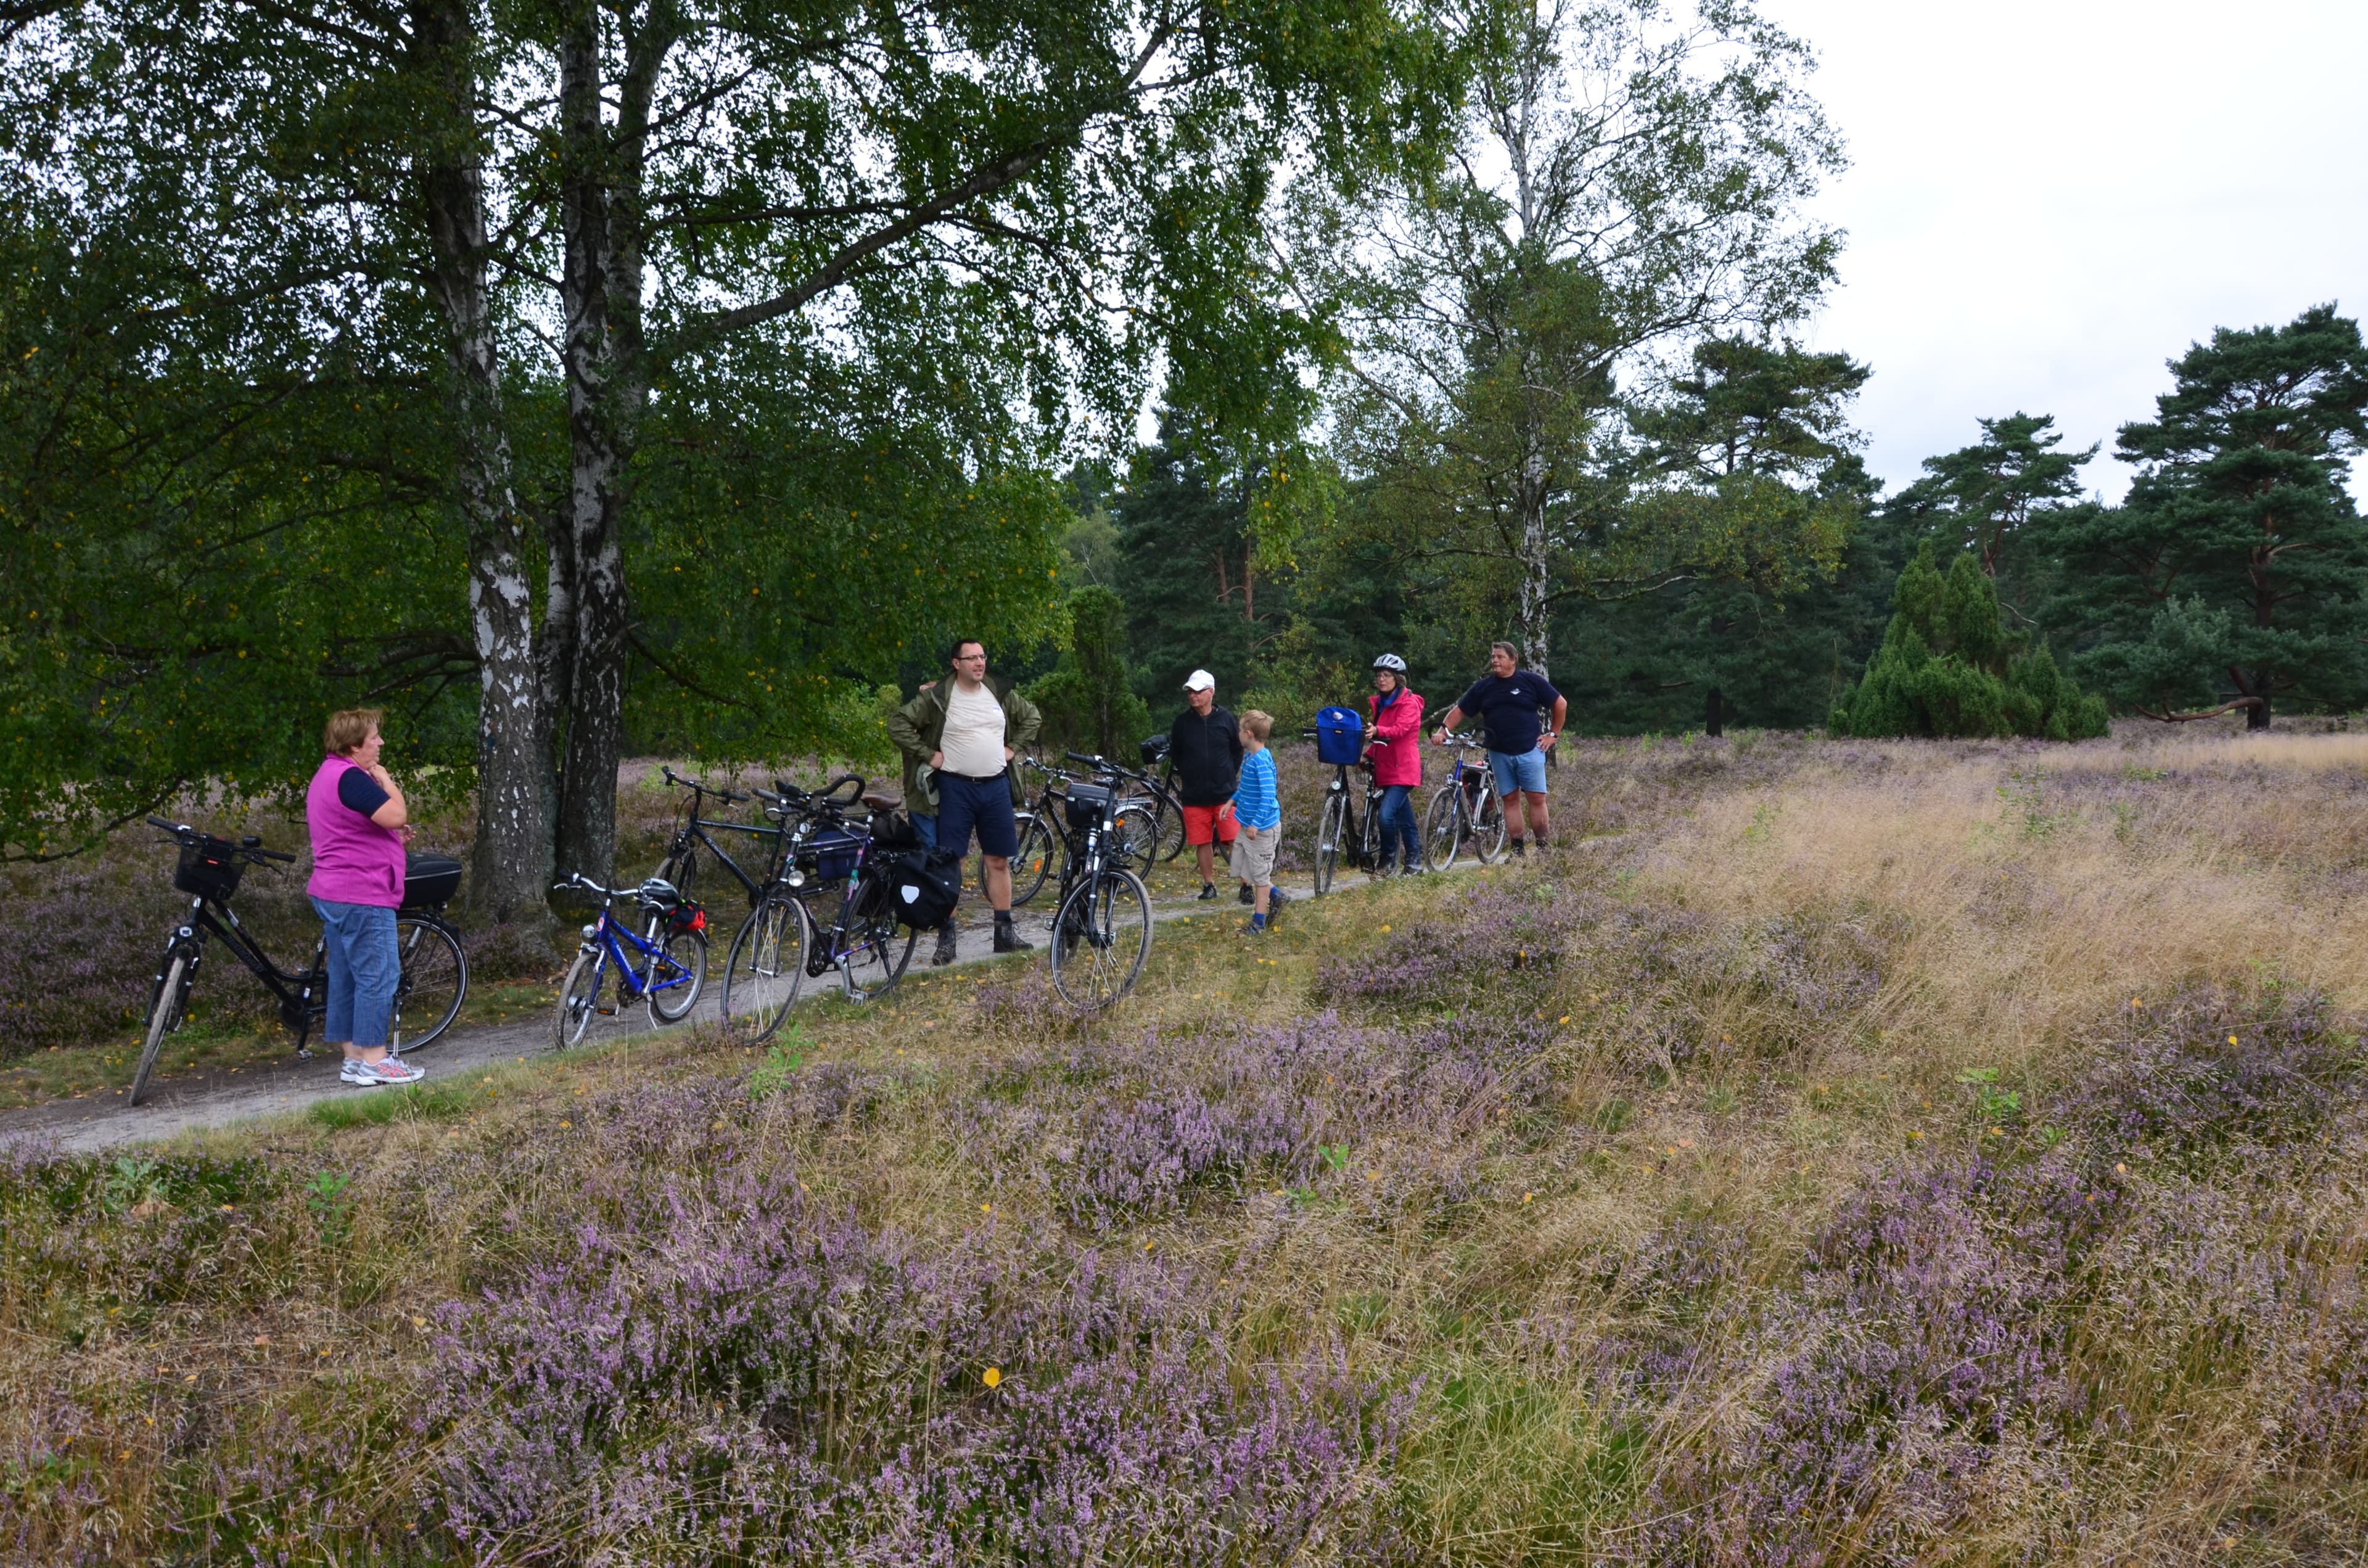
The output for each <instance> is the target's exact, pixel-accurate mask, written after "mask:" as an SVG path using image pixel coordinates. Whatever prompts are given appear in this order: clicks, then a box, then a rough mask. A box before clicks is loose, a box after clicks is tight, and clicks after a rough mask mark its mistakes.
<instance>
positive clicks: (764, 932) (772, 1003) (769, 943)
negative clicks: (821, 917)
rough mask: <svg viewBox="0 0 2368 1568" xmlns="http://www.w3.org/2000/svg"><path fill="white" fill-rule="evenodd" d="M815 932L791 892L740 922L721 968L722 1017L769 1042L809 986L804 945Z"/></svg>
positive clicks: (770, 899) (770, 895)
mask: <svg viewBox="0 0 2368 1568" xmlns="http://www.w3.org/2000/svg"><path fill="white" fill-rule="evenodd" d="M812 937H813V932H812V929H811V927H810V926H809V923H808V920H807V916H806V906H805V905H804V904H803V903H799V902H798V901H797V900H796V899H794V898H792V897H791V896H790V895H789V894H787V893H783V892H774V893H768V894H767V895H766V897H765V900H764V902H763V903H759V904H758V905H757V908H756V910H755V912H754V913H752V914H751V915H749V916H748V918H747V919H746V920H743V921H742V922H741V923H740V929H739V931H738V932H737V933H735V934H734V937H733V938H732V952H731V955H730V956H729V957H728V958H727V959H726V960H724V964H723V1016H724V1017H727V1018H731V1019H734V1020H735V1021H737V1022H742V1023H745V1024H746V1025H747V1027H748V1028H752V1029H754V1030H755V1031H756V1038H757V1040H768V1039H770V1038H771V1036H772V1033H773V1031H774V1030H775V1029H777V1028H780V1027H781V1020H782V1019H783V1018H785V1017H789V1012H790V1008H791V1006H794V1005H795V1004H796V1002H797V999H798V987H799V986H801V985H803V983H805V975H806V946H807V943H808V942H809V941H811V940H812Z"/></svg>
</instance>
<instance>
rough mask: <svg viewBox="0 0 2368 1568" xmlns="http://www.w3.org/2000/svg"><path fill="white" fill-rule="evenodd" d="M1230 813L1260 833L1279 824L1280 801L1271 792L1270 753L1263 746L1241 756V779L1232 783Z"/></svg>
mask: <svg viewBox="0 0 2368 1568" xmlns="http://www.w3.org/2000/svg"><path fill="white" fill-rule="evenodd" d="M1234 815H1235V816H1236V817H1238V818H1239V819H1240V820H1242V821H1243V822H1246V823H1247V824H1249V825H1250V826H1252V827H1254V828H1257V829H1258V831H1259V832H1261V833H1263V832H1265V831H1267V830H1268V829H1269V828H1277V827H1281V825H1282V802H1281V801H1279V800H1277V799H1276V798H1275V793H1274V753H1272V752H1270V751H1269V750H1268V749H1267V748H1266V747H1264V746H1260V747H1258V750H1256V751H1253V752H1247V753H1245V754H1244V755H1243V756H1242V778H1241V782H1240V783H1238V784H1236V785H1235V786H1234Z"/></svg>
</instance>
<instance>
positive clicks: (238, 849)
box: [127, 817, 469, 1105]
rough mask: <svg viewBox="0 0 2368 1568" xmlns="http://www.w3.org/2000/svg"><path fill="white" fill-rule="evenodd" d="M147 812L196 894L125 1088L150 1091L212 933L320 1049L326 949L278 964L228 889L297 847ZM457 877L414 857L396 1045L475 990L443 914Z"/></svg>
mask: <svg viewBox="0 0 2368 1568" xmlns="http://www.w3.org/2000/svg"><path fill="white" fill-rule="evenodd" d="M148 822H149V824H150V825H151V826H153V827H156V828H158V829H161V830H162V831H163V832H164V833H165V835H167V836H168V837H170V838H171V839H172V840H173V841H174V842H175V843H176V844H177V845H178V846H180V851H181V853H180V859H179V862H178V864H177V865H176V866H175V868H174V870H173V886H174V887H175V889H176V890H177V891H179V892H185V893H187V894H188V895H189V913H188V916H187V918H185V919H184V920H183V921H182V922H181V924H180V925H179V926H176V927H175V928H174V930H173V934H172V935H171V936H170V937H167V938H165V956H164V960H163V961H162V962H160V963H159V964H158V965H157V966H156V979H155V984H154V989H153V990H151V991H150V993H149V996H148V1024H147V1028H146V1032H145V1033H144V1034H143V1035H142V1038H141V1041H140V1064H139V1065H138V1066H137V1067H135V1068H134V1069H133V1070H132V1074H131V1093H130V1095H129V1096H127V1097H128V1099H129V1101H130V1103H131V1104H132V1105H138V1104H139V1103H140V1102H141V1100H142V1099H143V1098H145V1097H146V1096H147V1093H148V1081H149V1079H150V1077H151V1076H152V1075H153V1074H154V1072H155V1070H156V1058H157V1056H158V1055H159V1054H160V1053H161V1052H162V1051H163V1050H164V1047H165V1036H166V1035H169V1034H172V1033H174V1032H175V1031H176V1030H177V1029H178V1028H180V1027H181V1024H182V1021H183V1019H184V1018H186V1017H188V1005H189V989H190V987H191V986H192V985H194V984H195V983H197V978H198V970H199V967H200V966H201V965H203V963H204V961H205V956H206V938H207V937H209V936H211V937H214V938H215V939H216V940H218V941H220V942H221V943H222V946H223V947H224V948H226V949H229V950H230V953H231V956H233V958H235V959H237V960H238V961H239V962H241V963H243V964H245V966H246V967H247V969H248V971H250V972H252V973H253V974H254V976H255V978H256V979H257V980H259V981H261V982H262V983H263V987H264V989H265V990H267V991H268V992H270V993H271V994H272V995H273V996H274V997H276V998H277V999H278V1000H279V1020H280V1022H282V1023H284V1024H286V1025H287V1026H288V1028H290V1029H292V1030H294V1031H295V1035H296V1054H297V1056H298V1058H299V1059H300V1060H306V1061H309V1060H310V1059H311V1058H312V1055H313V1052H312V1051H311V1050H310V1049H309V1047H308V1045H307V1042H308V1041H309V1040H310V1039H311V1038H312V1032H313V1021H314V1020H315V1019H317V1018H320V1017H323V1016H324V1014H326V1012H327V1011H328V1006H329V1002H328V994H329V975H328V969H327V966H326V964H325V962H324V959H325V956H326V954H325V949H324V948H323V947H322V945H321V944H319V943H317V942H316V943H315V944H314V945H313V962H312V965H311V967H310V968H307V969H303V970H292V971H291V970H285V969H281V968H280V967H279V965H278V964H277V963H275V962H273V961H272V960H271V957H270V955H269V954H268V953H266V952H265V951H264V950H263V946H262V944H261V943H260V942H259V941H257V940H256V937H255V934H254V933H253V932H251V931H249V930H248V929H247V928H246V927H245V926H244V925H242V924H240V922H239V918H238V915H236V914H235V913H233V911H232V909H231V907H230V900H231V896H232V895H233V893H235V892H238V885H239V882H240V880H241V879H243V878H244V877H245V875H246V869H247V868H248V867H250V866H265V867H269V866H275V865H293V864H294V863H295V860H296V857H295V856H293V855H288V854H283V853H281V852H280V851H279V850H276V849H266V848H265V847H263V840H261V839H260V838H257V837H256V836H254V835H248V836H246V837H245V838H242V839H240V840H238V841H237V842H236V843H233V842H232V841H231V840H229V839H227V838H216V837H214V836H213V835H211V834H204V833H199V831H198V830H197V829H196V828H194V827H191V826H189V825H188V824H186V823H172V822H166V821H165V819H164V818H162V817H150V818H149V819H148ZM460 886H461V863H460V862H459V861H457V860H449V859H446V858H442V857H440V856H435V857H431V856H415V857H413V858H411V861H410V870H409V874H408V875H407V876H406V878H405V881H404V899H403V907H402V908H401V909H399V910H398V911H396V913H395V917H394V937H395V947H396V950H397V952H398V953H399V954H400V955H401V958H402V960H403V969H402V973H401V975H400V976H399V977H398V979H397V980H396V982H395V989H394V1011H393V1017H392V1018H391V1019H390V1032H389V1034H388V1036H387V1044H388V1049H390V1050H391V1051H393V1052H394V1053H395V1054H397V1055H405V1054H408V1053H409V1052H411V1051H417V1050H419V1049H420V1048H421V1047H423V1046H426V1045H428V1044H431V1043H433V1042H434V1041H435V1040H437V1039H438V1037H439V1036H441V1035H442V1034H443V1033H444V1031H445V1030H446V1029H448V1028H451V1027H452V1020H453V1019H454V1018H455V1017H458V1016H459V1015H460V1011H461V1001H462V999H463V998H465V997H466V996H467V995H468V994H469V956H468V953H467V952H466V951H465V950H464V949H462V948H461V934H460V933H459V932H458V931H455V930H454V929H453V928H452V927H451V926H449V925H447V924H446V923H445V921H444V917H443V911H444V906H445V905H446V904H448V903H450V902H451V900H452V895H453V894H454V893H455V892H459V891H460ZM406 1036H407V1037H408V1038H406Z"/></svg>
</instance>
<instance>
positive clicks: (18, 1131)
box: [0, 862, 1471, 1152]
mask: <svg viewBox="0 0 2368 1568" xmlns="http://www.w3.org/2000/svg"><path fill="white" fill-rule="evenodd" d="M1470 865H1471V863H1470V862H1460V863H1459V864H1458V866H1457V868H1456V869H1459V870H1461V869H1470ZM1364 881H1365V878H1364V877H1363V876H1362V875H1360V874H1359V873H1355V872H1349V873H1344V874H1343V875H1342V877H1341V879H1340V882H1341V886H1340V887H1339V888H1338V892H1354V891H1355V889H1356V888H1358V887H1360V886H1361V885H1363V883H1364ZM1281 886H1282V887H1283V889H1284V890H1285V891H1286V892H1288V893H1290V894H1292V896H1294V897H1298V898H1303V899H1304V898H1306V897H1307V896H1309V885H1308V883H1307V881H1306V880H1305V879H1304V878H1299V879H1286V880H1284V881H1282V882H1281ZM1195 913H1213V914H1219V915H1224V914H1235V913H1238V909H1237V906H1236V905H1235V903H1233V901H1232V900H1231V899H1230V898H1228V899H1227V900H1225V901H1224V903H1201V902H1200V901H1199V900H1197V899H1193V898H1169V899H1162V900H1159V901H1157V902H1156V903H1154V904H1153V906H1152V916H1153V918H1154V919H1155V920H1161V921H1166V920H1173V919H1175V918H1176V917H1177V916H1178V915H1191V914H1195ZM1052 924H1053V921H1052V912H1051V911H1050V910H1049V909H1045V910H1037V909H1023V910H1021V911H1019V918H1018V925H1019V930H1020V934H1021V935H1022V936H1024V937H1027V938H1028V939H1029V940H1030V941H1032V942H1034V943H1035V944H1036V948H1037V950H1036V952H1035V953H1034V954H1033V955H1031V959H1030V961H1036V962H1041V961H1042V959H1043V949H1044V947H1045V945H1046V942H1047V940H1048V939H1049V937H1050V934H1051V931H1052ZM990 929H991V927H990V926H989V923H988V916H987V915H986V912H985V910H984V909H980V910H978V911H977V913H976V916H975V919H974V920H973V919H965V920H964V922H963V924H962V956H961V957H960V958H959V959H957V960H955V963H956V965H957V966H965V965H971V964H979V963H985V962H988V961H990V960H991V959H992V958H993V953H992V947H991V943H992V939H991V937H990ZM726 940H727V941H728V937H727V938H726ZM931 940H932V938H930V937H928V936H927V935H924V936H923V937H922V938H921V944H920V946H918V947H916V949H914V953H913V962H914V964H915V965H916V966H925V965H927V963H928V949H929V944H930V942H931ZM710 962H711V964H712V965H714V966H716V967H715V968H712V969H711V971H710V972H709V983H708V987H707V991H706V994H704V995H703V996H701V998H700V1003H699V1006H698V1008H697V1009H696V1010H695V1013H694V1015H693V1016H694V1017H698V1018H712V1017H716V1016H717V1008H718V999H719V998H720V996H721V995H722V972H721V965H722V962H723V951H722V949H721V948H720V947H719V949H717V950H715V951H713V952H712V954H711V957H710ZM835 994H837V986H836V985H816V986H813V987H811V988H810V989H809V990H808V991H807V992H806V993H805V995H806V996H807V997H811V996H814V995H835ZM675 1027H677V1028H679V1027H681V1026H679V1025H677V1026H675ZM648 1028H649V1014H648V1012H647V1010H646V1009H644V1008H640V1007H634V1008H629V1009H627V1010H626V1011H625V1012H624V1013H622V1014H620V1016H619V1017H617V1018H616V1019H614V1020H609V1021H604V1022H603V1023H602V1024H599V1025H597V1026H596V1028H595V1031H594V1033H593V1034H591V1035H590V1036H588V1037H587V1043H603V1044H605V1043H608V1042H609V1041H612V1040H627V1039H632V1038H633V1037H635V1036H637V1035H640V1034H643V1033H645V1032H647V1031H648ZM550 1049H552V1047H551V1020H550V1017H548V1015H547V1014H546V1013H543V1012H537V1013H535V1014H533V1015H531V1016H529V1017H526V1018H522V1019H518V1020H516V1021H514V1022H509V1023H504V1024H497V1025H488V1026H485V1027H482V1028H466V1029H464V1028H456V1029H454V1030H453V1031H452V1032H451V1033H450V1034H449V1035H447V1036H445V1037H444V1038H443V1039H442V1040H438V1041H437V1042H436V1043H435V1044H434V1045H432V1046H429V1047H428V1048H427V1050H426V1051H422V1052H420V1054H419V1058H418V1065H419V1066H421V1067H423V1068H425V1069H426V1070H427V1074H428V1078H429V1080H430V1081H431V1082H432V1081H434V1080H435V1079H438V1078H441V1077H446V1076H458V1075H460V1074H464V1073H466V1072H468V1071H469V1070H471V1069H472V1068H478V1067H485V1066H490V1065H494V1064H495V1063H499V1062H513V1061H528V1060H531V1059H532V1058H533V1057H534V1056H535V1055H537V1054H538V1053H540V1052H542V1051H549V1050H550ZM379 1092H380V1091H378V1090H375V1089H358V1088H354V1087H351V1086H350V1085H346V1084H343V1083H341V1082H339V1081H338V1078H337V1062H336V1059H335V1058H331V1057H315V1058H314V1059H313V1060H312V1061H310V1062H299V1061H297V1060H296V1059H295V1058H294V1056H293V1055H292V1054H290V1055H289V1056H286V1057H283V1058H279V1059H277V1060H275V1061H273V1062H270V1063H268V1064H267V1065H261V1066H249V1067H245V1068H242V1069H241V1070H239V1071H237V1072H234V1073H233V1072H231V1071H228V1070H222V1071H217V1072H214V1073H211V1074H188V1075H187V1076H183V1077H168V1078H165V1079H163V1080H161V1081H160V1082H159V1083H158V1084H157V1085H155V1086H154V1088H152V1089H151V1090H150V1092H149V1096H148V1099H147V1101H146V1102H145V1103H144V1104H142V1105H139V1106H136V1107H127V1106H119V1105H116V1104H114V1103H112V1099H111V1098H110V1099H68V1100H53V1101H51V1102H50V1103H49V1104H47V1105H39V1106H28V1107H26V1108H23V1109H20V1110H12V1111H7V1112H5V1113H0V1142H8V1141H10V1140H13V1139H17V1138H26V1137H31V1138H40V1139H43V1140H45V1141H47V1140H54V1141H55V1142H58V1143H60V1144H63V1146H64V1147H66V1148H68V1149H73V1150H77V1151H83V1152H89V1151H95V1150H100V1149H111V1148H118V1147H120V1146H122V1145H124V1144H129V1143H142V1142H159V1141H162V1140H165V1139H168V1138H174V1137H177V1136H179V1135H180V1134H182V1133H185V1132H195V1131H204V1130H207V1129H211V1128H217V1127H227V1126H230V1125H232V1124H233V1123H235V1122H243V1121H253V1120H256V1119H261V1118H264V1117H273V1116H281V1115H287V1114H290V1113H292V1112H297V1111H302V1110H303V1109H304V1108H307V1107H309V1106H312V1105H313V1104H315V1103H317V1102H319V1101H322V1100H325V1099H330V1098H333V1097H335V1096H340V1095H358V1094H376V1093H379ZM121 1094H122V1091H121V1090H120V1089H118V1090H117V1091H115V1097H120V1096H121Z"/></svg>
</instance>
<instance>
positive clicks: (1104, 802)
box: [1069, 784, 1110, 833]
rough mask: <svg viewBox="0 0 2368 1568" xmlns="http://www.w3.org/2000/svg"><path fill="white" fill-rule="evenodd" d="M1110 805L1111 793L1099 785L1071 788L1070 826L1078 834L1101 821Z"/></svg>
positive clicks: (1083, 785)
mask: <svg viewBox="0 0 2368 1568" xmlns="http://www.w3.org/2000/svg"><path fill="white" fill-rule="evenodd" d="M1109 807H1110V791H1109V790H1106V789H1104V788H1103V787H1102V786H1100V785H1099V784H1072V785H1070V786H1069V826H1070V827H1071V828H1073V829H1075V830H1076V832H1078V833H1083V832H1085V831H1086V829H1087V828H1089V827H1091V826H1093V825H1094V824H1096V823H1098V822H1099V821H1101V819H1102V813H1103V812H1105V811H1107V810H1108V809H1109Z"/></svg>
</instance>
